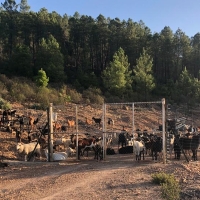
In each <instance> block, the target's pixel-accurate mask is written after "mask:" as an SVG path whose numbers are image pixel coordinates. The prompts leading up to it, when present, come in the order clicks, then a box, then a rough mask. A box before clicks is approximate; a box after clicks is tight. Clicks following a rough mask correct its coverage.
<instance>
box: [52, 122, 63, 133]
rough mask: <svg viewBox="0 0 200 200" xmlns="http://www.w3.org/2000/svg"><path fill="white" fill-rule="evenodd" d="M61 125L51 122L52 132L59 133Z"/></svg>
mask: <svg viewBox="0 0 200 200" xmlns="http://www.w3.org/2000/svg"><path fill="white" fill-rule="evenodd" d="M61 127H62V125H61V124H60V123H59V122H53V131H54V132H59V131H61Z"/></svg>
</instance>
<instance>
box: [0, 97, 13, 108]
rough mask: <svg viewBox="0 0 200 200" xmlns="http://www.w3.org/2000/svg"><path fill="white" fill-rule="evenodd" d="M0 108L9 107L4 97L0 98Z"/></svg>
mask: <svg viewBox="0 0 200 200" xmlns="http://www.w3.org/2000/svg"><path fill="white" fill-rule="evenodd" d="M0 108H1V109H4V110H7V109H11V105H10V103H9V102H7V101H5V100H4V99H2V98H0Z"/></svg>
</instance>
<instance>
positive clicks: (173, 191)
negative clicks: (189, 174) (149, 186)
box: [151, 172, 180, 200]
mask: <svg viewBox="0 0 200 200" xmlns="http://www.w3.org/2000/svg"><path fill="white" fill-rule="evenodd" d="M151 176H152V182H153V183H156V184H159V185H161V188H162V196H163V198H164V199H167V200H179V199H180V186H179V184H178V182H177V181H176V179H175V177H174V176H173V175H172V174H166V173H162V172H161V173H155V174H152V175H151Z"/></svg>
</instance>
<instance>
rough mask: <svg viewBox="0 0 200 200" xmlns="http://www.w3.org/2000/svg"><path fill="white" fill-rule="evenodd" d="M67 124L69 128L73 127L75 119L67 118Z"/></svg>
mask: <svg viewBox="0 0 200 200" xmlns="http://www.w3.org/2000/svg"><path fill="white" fill-rule="evenodd" d="M67 125H68V128H69V129H70V128H71V129H73V128H74V127H75V121H74V120H69V119H67Z"/></svg>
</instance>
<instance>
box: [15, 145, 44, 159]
mask: <svg viewBox="0 0 200 200" xmlns="http://www.w3.org/2000/svg"><path fill="white" fill-rule="evenodd" d="M36 145H37V146H36ZM16 149H17V151H18V153H23V154H25V158H24V160H25V161H27V157H28V155H30V153H32V152H33V151H34V149H35V151H34V153H33V155H34V157H33V160H35V154H36V155H37V156H39V157H41V151H40V144H37V142H31V143H28V144H23V143H22V142H19V143H17V146H16Z"/></svg>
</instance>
